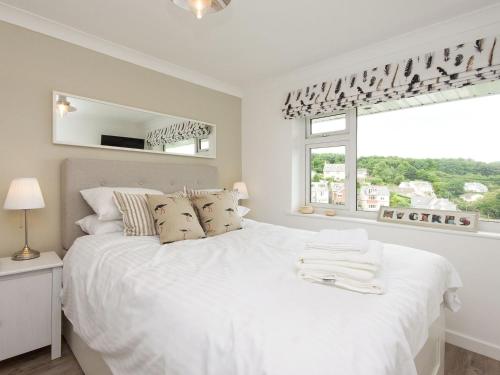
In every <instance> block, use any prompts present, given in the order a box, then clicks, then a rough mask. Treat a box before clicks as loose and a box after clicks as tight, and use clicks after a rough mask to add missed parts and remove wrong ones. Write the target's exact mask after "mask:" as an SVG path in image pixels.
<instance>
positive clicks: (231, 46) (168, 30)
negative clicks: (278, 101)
mask: <svg viewBox="0 0 500 375" xmlns="http://www.w3.org/2000/svg"><path fill="white" fill-rule="evenodd" d="M2 2H3V3H5V4H8V5H11V6H14V7H17V8H20V9H24V10H27V11H29V12H31V13H34V14H36V15H40V16H42V17H45V18H47V19H50V20H53V21H56V22H58V23H61V24H64V25H67V26H70V27H72V28H75V29H77V30H80V31H83V32H85V33H88V34H91V35H94V36H98V37H100V38H102V39H105V40H108V41H111V42H113V43H116V44H118V45H121V46H126V47H128V48H131V49H133V50H136V51H140V52H142V53H145V54H147V55H150V56H153V57H155V58H157V59H161V60H164V61H166V62H170V63H173V64H176V65H178V66H181V67H183V68H186V69H189V70H192V71H195V72H198V73H202V74H203V75H205V76H209V77H211V78H215V79H216V80H218V81H221V82H224V83H227V84H230V85H233V86H236V87H239V88H244V87H245V86H246V85H249V84H251V83H255V82H256V81H259V80H264V79H268V78H270V77H273V76H276V75H281V74H285V73H289V72H291V71H293V70H294V69H297V68H300V67H303V66H306V65H310V64H313V63H316V62H318V61H321V60H323V59H326V58H330V57H334V56H336V55H339V54H342V53H346V52H349V51H352V50H355V49H358V48H361V47H363V46H366V45H369V44H372V43H376V42H379V41H382V40H384V39H388V38H391V37H394V36H397V35H400V34H403V33H406V32H410V31H413V30H415V29H418V28H422V27H425V26H428V25H431V24H433V23H437V22H440V21H443V20H446V19H449V18H453V17H456V16H459V15H461V14H464V13H469V12H472V11H475V10H477V9H480V8H482V7H486V6H489V5H493V4H498V0H473V1H471V0H439V1H436V0H417V1H415V0H413V1H409V0H378V1H369V0H309V1H307V0H232V3H231V4H230V6H229V7H228V8H227V9H226V10H224V11H223V12H221V13H218V14H213V15H208V16H206V17H205V18H203V19H202V20H196V19H195V18H194V17H193V15H192V14H190V13H188V12H186V11H184V10H182V9H179V8H177V7H176V6H174V5H173V4H172V3H171V1H170V0H147V1H137V0H85V1H81V0H64V1H54V0H36V1H33V0H2Z"/></svg>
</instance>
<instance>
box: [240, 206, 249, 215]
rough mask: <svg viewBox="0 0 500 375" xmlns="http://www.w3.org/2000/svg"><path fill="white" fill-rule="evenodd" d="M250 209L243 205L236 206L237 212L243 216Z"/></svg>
mask: <svg viewBox="0 0 500 375" xmlns="http://www.w3.org/2000/svg"><path fill="white" fill-rule="evenodd" d="M250 211H251V210H250V209H249V208H248V207H245V206H238V214H239V215H240V216H241V217H243V216H245V215H246V214H248V213H249V212H250Z"/></svg>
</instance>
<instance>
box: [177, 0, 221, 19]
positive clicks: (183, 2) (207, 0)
mask: <svg viewBox="0 0 500 375" xmlns="http://www.w3.org/2000/svg"><path fill="white" fill-rule="evenodd" d="M172 2H173V3H174V4H175V5H177V6H178V7H180V8H182V9H185V10H188V11H190V12H192V13H193V14H194V15H195V16H196V18H198V19H201V18H202V17H203V16H204V15H205V14H209V13H215V12H220V11H221V10H223V9H224V8H226V7H227V6H228V5H229V4H230V3H231V0H172Z"/></svg>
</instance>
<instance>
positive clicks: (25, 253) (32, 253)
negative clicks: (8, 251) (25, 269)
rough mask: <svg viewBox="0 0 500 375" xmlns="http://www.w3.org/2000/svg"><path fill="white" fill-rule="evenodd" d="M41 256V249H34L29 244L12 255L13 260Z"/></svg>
mask: <svg viewBox="0 0 500 375" xmlns="http://www.w3.org/2000/svg"><path fill="white" fill-rule="evenodd" d="M39 256H40V252H39V251H36V250H32V249H30V248H29V247H28V246H25V247H24V249H22V250H21V251H18V252H17V253H14V255H12V260H29V259H35V258H38V257H39Z"/></svg>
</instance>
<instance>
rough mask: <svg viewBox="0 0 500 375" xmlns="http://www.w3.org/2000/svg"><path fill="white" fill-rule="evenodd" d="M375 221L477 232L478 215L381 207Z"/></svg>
mask: <svg viewBox="0 0 500 375" xmlns="http://www.w3.org/2000/svg"><path fill="white" fill-rule="evenodd" d="M377 220H378V221H381V222H386V223H394V224H406V225H414V226H424V227H431V228H439V229H451V230H458V231H465V232H477V231H478V221H479V213H478V212H462V211H446V210H432V209H425V208H407V207H387V206H382V207H380V209H379V212H378V216H377Z"/></svg>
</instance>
